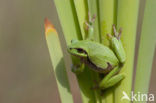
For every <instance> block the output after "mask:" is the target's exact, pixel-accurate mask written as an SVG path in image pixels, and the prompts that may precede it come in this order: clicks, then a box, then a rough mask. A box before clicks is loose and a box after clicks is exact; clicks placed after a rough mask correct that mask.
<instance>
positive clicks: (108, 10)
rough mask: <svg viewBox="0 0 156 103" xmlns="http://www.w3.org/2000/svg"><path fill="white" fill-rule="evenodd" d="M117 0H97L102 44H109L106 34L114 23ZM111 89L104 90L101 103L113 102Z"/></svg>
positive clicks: (110, 30)
mask: <svg viewBox="0 0 156 103" xmlns="http://www.w3.org/2000/svg"><path fill="white" fill-rule="evenodd" d="M116 2H117V0H99V16H100V28H101V30H100V34H101V42H102V44H104V45H106V46H109V40H108V38H107V34H108V33H109V34H112V25H113V24H116V11H117V10H116V9H117V7H116V6H117V3H116ZM113 90H114V88H110V89H109V90H107V91H105V93H104V97H103V99H102V101H103V103H113V99H114V98H113Z"/></svg>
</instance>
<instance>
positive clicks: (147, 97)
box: [121, 91, 154, 102]
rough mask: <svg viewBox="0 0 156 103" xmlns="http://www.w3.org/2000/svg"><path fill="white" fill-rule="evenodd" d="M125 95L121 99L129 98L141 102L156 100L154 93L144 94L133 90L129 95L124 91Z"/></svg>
mask: <svg viewBox="0 0 156 103" xmlns="http://www.w3.org/2000/svg"><path fill="white" fill-rule="evenodd" d="M122 94H123V97H122V98H121V100H122V101H123V100H128V101H139V102H141V101H142V102H143V101H146V102H147V101H150V102H152V101H154V94H143V93H140V92H138V93H134V92H133V91H132V92H131V96H128V94H127V93H126V92H125V91H123V92H122Z"/></svg>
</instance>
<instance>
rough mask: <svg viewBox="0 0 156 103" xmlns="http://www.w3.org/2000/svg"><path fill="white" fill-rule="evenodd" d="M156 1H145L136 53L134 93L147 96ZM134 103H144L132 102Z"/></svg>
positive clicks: (154, 40) (154, 36)
mask: <svg viewBox="0 0 156 103" xmlns="http://www.w3.org/2000/svg"><path fill="white" fill-rule="evenodd" d="M155 10H156V1H155V0H147V1H146V6H145V12H144V19H143V25H142V31H141V37H140V46H139V51H138V61H137V68H136V78H135V86H134V92H135V93H136V94H137V93H138V92H140V93H142V94H147V93H148V89H149V82H150V77H151V70H152V61H153V57H154V52H155V47H156V34H155V33H156V32H155V27H156V13H155ZM134 103H146V101H144V102H136V101H135V102H134Z"/></svg>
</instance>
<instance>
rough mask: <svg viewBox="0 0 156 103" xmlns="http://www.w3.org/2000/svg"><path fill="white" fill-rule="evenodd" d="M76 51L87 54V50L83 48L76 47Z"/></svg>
mask: <svg viewBox="0 0 156 103" xmlns="http://www.w3.org/2000/svg"><path fill="white" fill-rule="evenodd" d="M77 52H78V53H83V54H87V52H86V51H85V50H83V49H81V48H78V49H77Z"/></svg>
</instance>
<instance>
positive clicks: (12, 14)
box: [0, 0, 156, 103]
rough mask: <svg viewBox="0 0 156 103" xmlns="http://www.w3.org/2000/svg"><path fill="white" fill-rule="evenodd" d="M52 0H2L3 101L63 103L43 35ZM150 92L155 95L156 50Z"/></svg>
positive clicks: (0, 93) (53, 17)
mask: <svg viewBox="0 0 156 103" xmlns="http://www.w3.org/2000/svg"><path fill="white" fill-rule="evenodd" d="M45 17H48V18H49V19H50V20H51V21H52V22H53V24H54V25H55V27H56V29H57V31H59V32H61V27H60V24H59V20H58V16H57V12H56V9H55V6H54V3H53V0H0V103H60V100H59V96H58V92H57V87H56V81H55V78H54V75H53V73H52V72H51V71H52V66H51V61H50V58H49V53H48V48H47V45H46V41H45V35H44V18H45ZM154 58H155V60H154V63H153V70H152V76H151V82H150V93H154V94H156V81H155V78H156V75H155V74H156V53H155V57H154Z"/></svg>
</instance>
